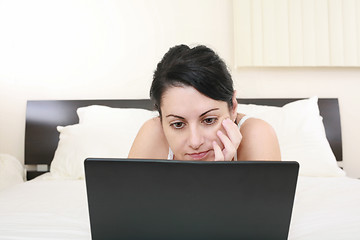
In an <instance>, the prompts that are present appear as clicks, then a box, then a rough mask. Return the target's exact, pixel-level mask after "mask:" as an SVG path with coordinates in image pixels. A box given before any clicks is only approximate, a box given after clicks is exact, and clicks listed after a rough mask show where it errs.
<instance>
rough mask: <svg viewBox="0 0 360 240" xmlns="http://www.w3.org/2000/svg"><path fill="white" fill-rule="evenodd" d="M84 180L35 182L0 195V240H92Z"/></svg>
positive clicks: (19, 185) (20, 185)
mask: <svg viewBox="0 0 360 240" xmlns="http://www.w3.org/2000/svg"><path fill="white" fill-rule="evenodd" d="M86 199H87V198H86V187H85V182H84V180H34V181H29V182H26V183H23V184H18V185H16V186H14V187H13V188H10V189H6V190H4V191H3V192H0V239H4V240H5V239H9V240H10V239H91V235H90V223H89V216H88V209H87V200H86Z"/></svg>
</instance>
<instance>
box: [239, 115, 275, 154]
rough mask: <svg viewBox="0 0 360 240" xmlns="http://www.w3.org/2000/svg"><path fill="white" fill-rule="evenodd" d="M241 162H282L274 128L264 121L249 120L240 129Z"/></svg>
mask: <svg viewBox="0 0 360 240" xmlns="http://www.w3.org/2000/svg"><path fill="white" fill-rule="evenodd" d="M240 132H241V134H242V137H243V138H242V141H241V144H240V146H239V151H238V159H239V160H281V154H280V147H279V142H278V138H277V136H276V133H275V130H274V128H273V127H272V126H271V125H270V124H269V123H267V122H266V121H264V120H261V119H258V118H249V119H247V120H246V122H244V124H243V125H242V126H241V128H240Z"/></svg>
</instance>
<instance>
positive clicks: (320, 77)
mask: <svg viewBox="0 0 360 240" xmlns="http://www.w3.org/2000/svg"><path fill="white" fill-rule="evenodd" d="M180 43H185V44H199V43H201V44H205V45H208V46H209V47H211V48H213V49H214V50H216V51H217V52H218V53H219V55H220V56H222V57H223V59H224V60H225V61H226V62H227V64H228V65H229V67H230V68H231V71H232V73H233V76H234V80H235V86H236V88H237V90H238V96H239V97H308V96H312V95H318V96H320V97H339V98H340V107H341V112H342V115H341V120H342V127H343V143H344V159H345V161H344V164H345V170H346V171H347V172H348V175H349V176H353V177H360V161H357V158H358V156H360V148H358V147H357V143H359V142H360V139H359V138H360V137H359V135H360V131H359V127H358V124H357V123H358V122H359V121H360V113H358V112H357V111H356V110H357V109H358V106H357V105H358V103H360V101H359V100H360V99H359V96H358V94H357V92H356V91H357V89H360V70H359V69H356V68H352V69H332V68H326V69H317V68H309V69H303V68H298V69H288V68H271V69H239V70H235V69H233V65H234V60H233V51H234V46H233V45H234V42H233V12H232V1H231V0H197V1H192V0H173V1H169V0H147V1H146V0H126V1H100V0H99V1H86V0H81V1H80V0H77V1H76V0H75V1H70V0H68V1H63V0H42V1H41V0H30V1H26V0H0V152H1V153H9V154H13V155H14V156H16V157H17V158H19V159H20V160H21V161H23V155H24V127H25V106H26V100H30V99H83V98H104V99H110V98H148V90H149V86H150V83H151V78H152V73H153V70H154V69H155V67H156V64H157V62H158V61H159V60H160V59H161V57H162V56H163V54H164V53H165V52H166V51H167V50H168V48H169V47H171V46H173V45H175V44H180Z"/></svg>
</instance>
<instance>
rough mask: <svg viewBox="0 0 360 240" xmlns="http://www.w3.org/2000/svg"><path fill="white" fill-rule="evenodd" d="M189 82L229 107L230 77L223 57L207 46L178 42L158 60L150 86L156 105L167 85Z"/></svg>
mask: <svg viewBox="0 0 360 240" xmlns="http://www.w3.org/2000/svg"><path fill="white" fill-rule="evenodd" d="M174 86H191V87H194V88H195V89H196V90H197V91H199V92H200V93H202V94H204V95H205V96H207V97H209V98H212V99H214V100H221V101H225V102H227V103H228V106H229V108H230V107H232V97H233V94H234V89H233V81H232V78H231V75H230V73H229V71H228V69H227V67H226V64H225V63H224V61H223V60H222V59H221V58H220V57H219V56H218V55H217V54H216V53H215V52H214V51H213V50H211V49H210V48H208V47H206V46H202V45H200V46H197V47H194V48H189V47H188V46H186V45H178V46H174V47H172V48H170V49H169V51H168V52H167V53H166V54H165V55H164V57H163V58H162V60H161V61H160V62H159V63H158V65H157V68H156V70H155V72H154V77H153V82H152V85H151V88H150V98H151V100H152V101H153V102H154V106H155V109H156V110H158V111H159V113H160V114H161V110H160V104H161V98H162V96H163V94H164V92H165V91H166V90H167V89H168V88H169V87H174Z"/></svg>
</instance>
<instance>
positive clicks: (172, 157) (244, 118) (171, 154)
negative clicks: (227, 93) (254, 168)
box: [167, 116, 251, 161]
mask: <svg viewBox="0 0 360 240" xmlns="http://www.w3.org/2000/svg"><path fill="white" fill-rule="evenodd" d="M249 118H251V117H250V116H243V117H242V118H241V119H240V121H239V123H238V127H239V129H240V127H241V125H243V124H244V122H245V121H246V120H248V119H249ZM167 159H168V160H174V153H173V151H172V150H171V148H170V147H169V154H168V157H167ZM234 161H237V154H235V156H234Z"/></svg>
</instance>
